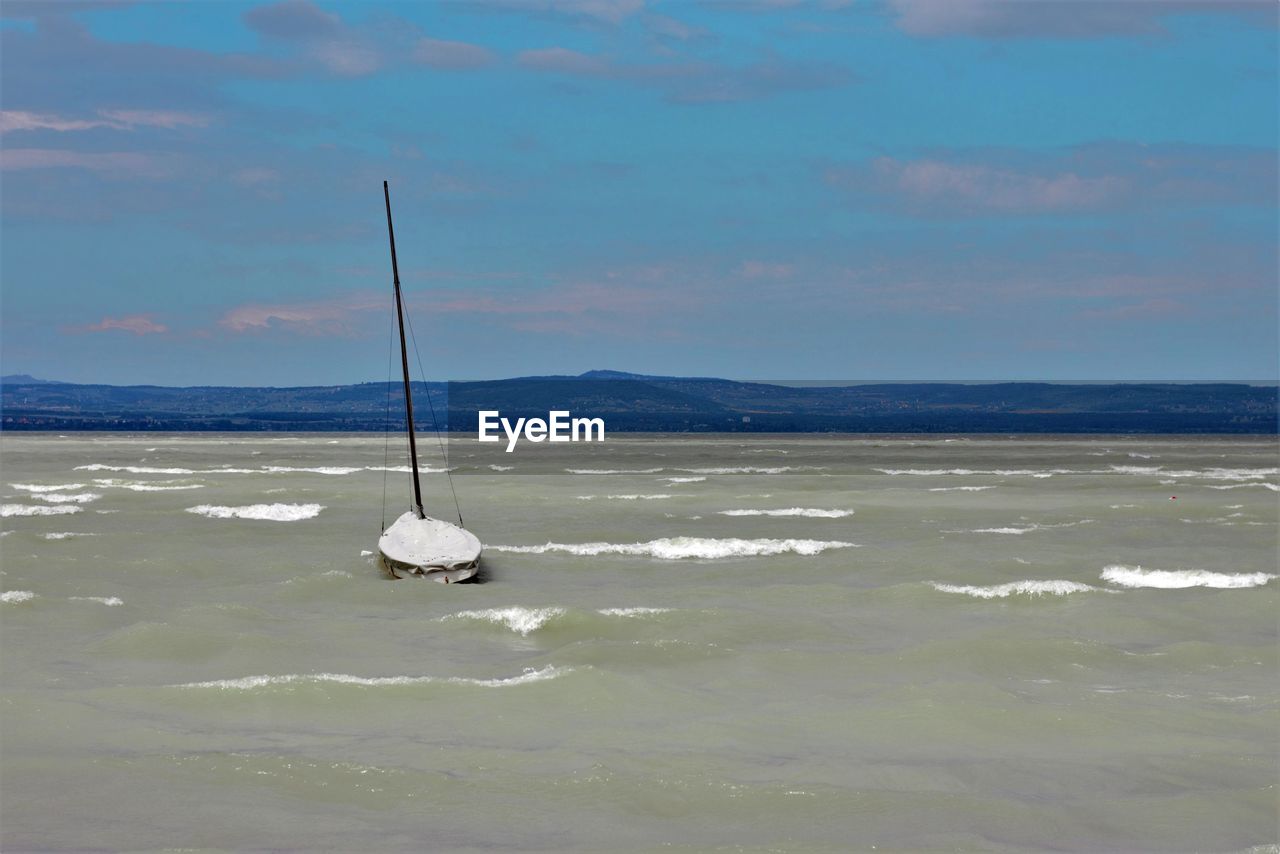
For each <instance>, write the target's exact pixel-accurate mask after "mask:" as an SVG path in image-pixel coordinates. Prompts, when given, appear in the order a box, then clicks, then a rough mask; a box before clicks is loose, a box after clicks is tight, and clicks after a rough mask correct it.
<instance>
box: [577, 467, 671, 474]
mask: <svg viewBox="0 0 1280 854" xmlns="http://www.w3.org/2000/svg"><path fill="white" fill-rule="evenodd" d="M565 471H567V472H568V473H569V474H657V473H658V472H660V471H662V468H661V467H658V468H653V469H565Z"/></svg>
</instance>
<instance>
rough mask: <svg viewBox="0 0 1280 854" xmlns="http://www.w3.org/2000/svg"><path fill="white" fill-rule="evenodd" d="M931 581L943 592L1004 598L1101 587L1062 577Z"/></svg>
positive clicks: (1062, 593)
mask: <svg viewBox="0 0 1280 854" xmlns="http://www.w3.org/2000/svg"><path fill="white" fill-rule="evenodd" d="M929 583H930V584H932V585H933V587H934V589H935V590H940V591H942V592H943V593H964V594H965V595H967V596H976V597H977V598H979V599H1004V598H1006V597H1008V596H1013V595H1019V596H1066V595H1067V594H1069V593H1088V592H1089V591H1092V590H1100V589H1101V588H1099V587H1091V586H1090V585H1088V584H1080V583H1079V582H1075V581H1063V580H1062V579H1055V580H1053V581H1010V582H1009V583H1007V584H993V585H991V586H989V587H977V586H974V585H971V584H941V583H939V582H937V581H930V582H929Z"/></svg>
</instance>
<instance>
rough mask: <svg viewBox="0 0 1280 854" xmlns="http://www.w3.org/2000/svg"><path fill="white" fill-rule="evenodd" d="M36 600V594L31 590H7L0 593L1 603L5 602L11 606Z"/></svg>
mask: <svg viewBox="0 0 1280 854" xmlns="http://www.w3.org/2000/svg"><path fill="white" fill-rule="evenodd" d="M34 598H36V594H34V593H32V592H31V591H30V590H6V591H5V592H3V593H0V602H4V603H6V604H9V605H17V604H18V603H20V602H30V601H31V600H32V599H34Z"/></svg>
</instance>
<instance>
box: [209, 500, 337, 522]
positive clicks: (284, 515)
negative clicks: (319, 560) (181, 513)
mask: <svg viewBox="0 0 1280 854" xmlns="http://www.w3.org/2000/svg"><path fill="white" fill-rule="evenodd" d="M323 509H324V505H323V504H249V505H247V506H244V507H217V506H214V505H212V504H201V505H199V506H197V507H188V508H187V512H188V513H196V514H198V515H200V516H208V517H209V518H210V519H260V520H264V521H269V522H297V521H299V520H301V519H314V518H315V517H316V516H319V515H320V511H321V510H323Z"/></svg>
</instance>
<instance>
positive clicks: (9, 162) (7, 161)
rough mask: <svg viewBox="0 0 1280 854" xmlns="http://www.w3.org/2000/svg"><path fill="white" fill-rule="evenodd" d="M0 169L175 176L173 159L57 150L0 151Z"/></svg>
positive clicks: (121, 153) (140, 176)
mask: <svg viewBox="0 0 1280 854" xmlns="http://www.w3.org/2000/svg"><path fill="white" fill-rule="evenodd" d="M0 169H3V170H6V171H22V170H28V169H88V170H90V171H92V172H97V173H99V174H102V175H106V176H109V177H110V176H114V177H122V178H123V177H139V178H165V177H168V176H170V175H172V174H173V173H174V163H173V161H172V158H170V157H168V156H165V155H154V154H144V153H141V152H136V151H106V152H96V151H95V152H89V151H68V150H65V149H56V148H7V149H3V150H0Z"/></svg>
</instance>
